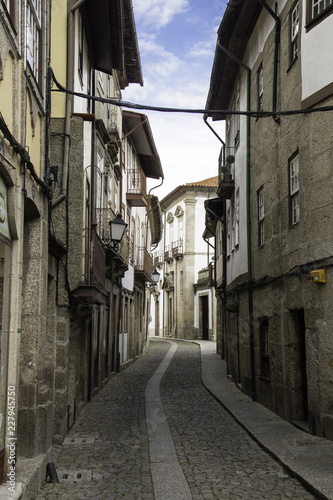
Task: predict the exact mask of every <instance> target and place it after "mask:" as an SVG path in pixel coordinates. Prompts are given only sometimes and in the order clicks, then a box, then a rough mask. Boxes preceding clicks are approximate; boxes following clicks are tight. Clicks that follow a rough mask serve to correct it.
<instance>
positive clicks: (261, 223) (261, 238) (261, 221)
mask: <svg viewBox="0 0 333 500" xmlns="http://www.w3.org/2000/svg"><path fill="white" fill-rule="evenodd" d="M264 243H265V205H264V188H263V187H261V188H260V189H259V191H258V244H259V246H260V247H261V246H263V244H264Z"/></svg>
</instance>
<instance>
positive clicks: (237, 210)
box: [235, 188, 239, 248]
mask: <svg viewBox="0 0 333 500" xmlns="http://www.w3.org/2000/svg"><path fill="white" fill-rule="evenodd" d="M238 245H239V188H238V189H237V191H236V197H235V247H236V248H238Z"/></svg>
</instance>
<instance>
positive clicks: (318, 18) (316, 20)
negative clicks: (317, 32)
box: [305, 4, 333, 33]
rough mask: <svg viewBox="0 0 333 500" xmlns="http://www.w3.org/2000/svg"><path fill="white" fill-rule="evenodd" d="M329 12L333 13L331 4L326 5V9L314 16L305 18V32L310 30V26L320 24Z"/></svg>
mask: <svg viewBox="0 0 333 500" xmlns="http://www.w3.org/2000/svg"><path fill="white" fill-rule="evenodd" d="M331 14H333V4H332V5H330V6H329V7H327V9H325V10H324V11H323V12H321V13H320V14H318V16H316V17H315V18H313V19H309V20H307V22H306V25H305V29H306V32H307V33H308V32H309V31H310V30H312V28H314V27H315V26H318V24H320V23H321V22H322V21H323V20H324V19H326V17H328V16H330V15H331Z"/></svg>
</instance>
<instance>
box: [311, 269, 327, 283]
mask: <svg viewBox="0 0 333 500" xmlns="http://www.w3.org/2000/svg"><path fill="white" fill-rule="evenodd" d="M310 280H311V281H313V282H314V283H326V272H325V269H317V270H315V271H311V273H310Z"/></svg>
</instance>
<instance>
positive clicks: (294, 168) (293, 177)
mask: <svg viewBox="0 0 333 500" xmlns="http://www.w3.org/2000/svg"><path fill="white" fill-rule="evenodd" d="M289 189H290V192H289V206H290V225H291V226H294V225H295V224H297V223H298V222H299V220H300V208H299V155H298V154H296V155H295V156H294V157H293V158H292V159H291V160H290V161H289Z"/></svg>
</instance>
